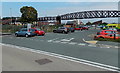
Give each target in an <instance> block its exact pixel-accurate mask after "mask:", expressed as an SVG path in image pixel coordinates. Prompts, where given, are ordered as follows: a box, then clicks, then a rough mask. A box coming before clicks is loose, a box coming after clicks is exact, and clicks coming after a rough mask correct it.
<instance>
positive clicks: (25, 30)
mask: <svg viewBox="0 0 120 73" xmlns="http://www.w3.org/2000/svg"><path fill="white" fill-rule="evenodd" d="M26 33H27V28H26V29H23V30H22V32H21V35H22V36H25V35H26Z"/></svg>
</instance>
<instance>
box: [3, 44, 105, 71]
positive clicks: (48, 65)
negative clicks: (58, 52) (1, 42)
mask: <svg viewBox="0 0 120 73" xmlns="http://www.w3.org/2000/svg"><path fill="white" fill-rule="evenodd" d="M2 49H3V63H2V65H3V67H2V70H3V71H107V70H105V69H101V68H97V67H93V66H89V65H85V64H81V63H77V62H72V61H69V60H64V59H60V58H56V57H51V56H48V55H44V54H40V53H35V52H30V51H27V50H20V49H18V48H13V47H11V46H2ZM36 60H41V61H40V63H38V62H37V61H36ZM45 61H46V62H45Z"/></svg>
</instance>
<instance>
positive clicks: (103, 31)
mask: <svg viewBox="0 0 120 73" xmlns="http://www.w3.org/2000/svg"><path fill="white" fill-rule="evenodd" d="M112 33H119V32H118V31H116V30H102V31H101V32H97V35H99V34H100V35H107V34H112Z"/></svg>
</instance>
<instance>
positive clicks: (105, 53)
mask: <svg viewBox="0 0 120 73" xmlns="http://www.w3.org/2000/svg"><path fill="white" fill-rule="evenodd" d="M97 31H99V30H90V31H76V32H74V33H69V34H58V33H47V34H46V35H45V36H35V37H30V38H25V37H15V36H14V35H8V36H3V37H2V43H5V44H12V45H16V46H22V47H27V48H31V49H35V50H41V51H45V52H50V53H55V54H59V55H64V56H69V57H72V58H71V59H74V60H79V61H84V60H85V62H88V61H90V62H89V63H92V64H96V65H100V66H104V67H109V68H112V69H117V68H118V48H113V47H106V46H102V47H101V46H96V45H91V44H88V43H85V42H84V41H83V38H84V39H85V40H93V37H92V36H91V34H95V33H96V32H97ZM114 44H115V45H117V43H114ZM111 45H113V44H111Z"/></svg>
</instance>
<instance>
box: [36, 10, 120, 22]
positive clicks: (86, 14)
mask: <svg viewBox="0 0 120 73" xmlns="http://www.w3.org/2000/svg"><path fill="white" fill-rule="evenodd" d="M60 17H61V20H72V19H90V18H111V17H120V11H117V10H98V11H83V12H75V13H68V14H64V15H60ZM56 18H57V16H54V17H40V18H38V21H50V20H56Z"/></svg>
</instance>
